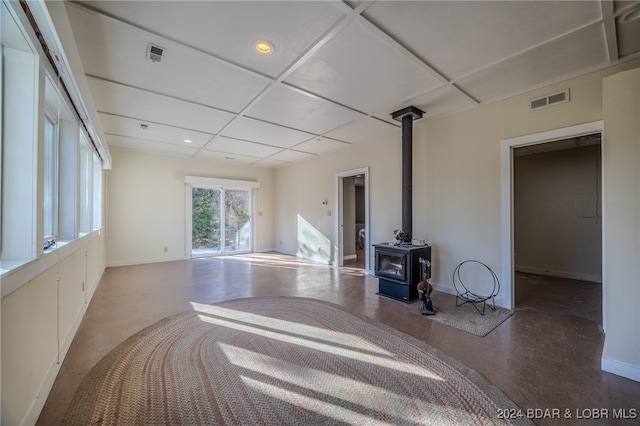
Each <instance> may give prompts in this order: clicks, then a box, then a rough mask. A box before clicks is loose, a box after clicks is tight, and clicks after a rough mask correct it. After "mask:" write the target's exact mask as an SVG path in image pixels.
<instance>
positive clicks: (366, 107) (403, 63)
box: [285, 23, 441, 113]
mask: <svg viewBox="0 0 640 426" xmlns="http://www.w3.org/2000/svg"><path fill="white" fill-rule="evenodd" d="M399 76H402V77H401V78H398V77H399ZM285 82H286V83H289V84H292V85H293V86H296V87H300V88H304V89H305V90H308V91H310V92H312V93H315V94H318V95H320V96H322V97H325V98H329V99H334V100H336V101H337V102H339V103H341V104H342V105H345V106H348V107H350V108H354V109H356V110H358V111H362V112H365V113H371V112H373V111H379V110H380V109H383V108H384V107H385V106H387V105H389V104H395V103H397V102H400V101H402V100H403V99H407V98H410V97H412V96H413V94H415V93H416V92H425V91H427V90H429V89H432V88H435V87H437V86H439V85H441V82H440V81H438V80H437V79H436V78H435V77H432V76H431V75H430V74H429V73H428V72H427V71H426V70H425V69H424V67H422V66H421V65H419V64H417V63H416V62H415V61H413V60H412V59H410V58H408V57H407V56H405V55H404V54H403V53H401V52H399V51H398V50H396V49H394V47H393V46H392V44H390V43H388V42H386V41H384V40H383V39H381V38H379V37H378V36H377V35H375V34H372V33H371V32H370V31H369V30H368V29H366V28H364V27H363V26H361V25H359V24H357V23H352V24H350V25H349V26H347V27H346V28H345V29H344V30H342V31H341V32H340V33H339V34H338V35H337V36H336V37H335V38H333V39H332V40H331V41H330V42H329V43H327V44H326V45H325V46H324V47H323V48H322V49H320V50H319V51H318V53H317V54H316V55H314V56H313V57H312V58H311V59H309V60H308V61H307V62H306V63H305V64H304V65H302V66H301V67H300V68H298V69H297V70H296V71H295V72H293V74H292V75H291V76H289V77H288V78H287V79H286V80H285Z"/></svg>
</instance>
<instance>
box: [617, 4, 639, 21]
mask: <svg viewBox="0 0 640 426" xmlns="http://www.w3.org/2000/svg"><path fill="white" fill-rule="evenodd" d="M638 19H640V6H635V7H633V8H632V9H631V10H630V11H628V12H626V13H625V14H624V15H622V16H621V17H620V19H619V21H618V22H620V23H621V24H628V23H630V22H635V21H637V20H638Z"/></svg>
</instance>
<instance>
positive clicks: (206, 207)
mask: <svg viewBox="0 0 640 426" xmlns="http://www.w3.org/2000/svg"><path fill="white" fill-rule="evenodd" d="M257 187H258V185H257V183H256V182H244V181H228V180H223V179H207V178H192V177H187V185H186V204H187V209H186V211H187V220H186V222H187V232H186V236H187V241H186V257H187V258H193V257H205V256H215V255H221V254H234V253H249V252H251V251H253V248H254V240H255V238H254V235H255V226H254V220H253V217H254V216H255V215H254V209H255V202H254V199H255V191H256V188H257Z"/></svg>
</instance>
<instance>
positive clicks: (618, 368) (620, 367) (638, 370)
mask: <svg viewBox="0 0 640 426" xmlns="http://www.w3.org/2000/svg"><path fill="white" fill-rule="evenodd" d="M600 367H601V368H602V371H606V372H607V373H611V374H615V375H617V376H622V377H626V378H627V379H630V380H633V381H636V382H640V367H639V366H637V365H631V364H627V363H625V362H621V361H616V360H615V359H610V358H605V357H602V358H601V364H600Z"/></svg>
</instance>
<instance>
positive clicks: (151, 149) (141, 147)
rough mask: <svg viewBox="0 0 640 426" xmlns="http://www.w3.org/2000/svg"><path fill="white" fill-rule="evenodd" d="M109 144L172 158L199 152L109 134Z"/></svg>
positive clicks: (188, 148) (190, 155)
mask: <svg viewBox="0 0 640 426" xmlns="http://www.w3.org/2000/svg"><path fill="white" fill-rule="evenodd" d="M106 136H107V144H109V146H110V147H111V146H113V147H117V148H123V149H128V150H130V151H138V152H147V153H151V154H159V155H166V156H172V157H184V158H190V157H192V156H193V155H194V154H195V153H196V152H197V151H198V150H197V148H191V147H187V146H180V145H174V144H170V143H159V142H153V141H149V140H144V139H134V138H130V137H123V136H117V135H110V134H107V135H106Z"/></svg>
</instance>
